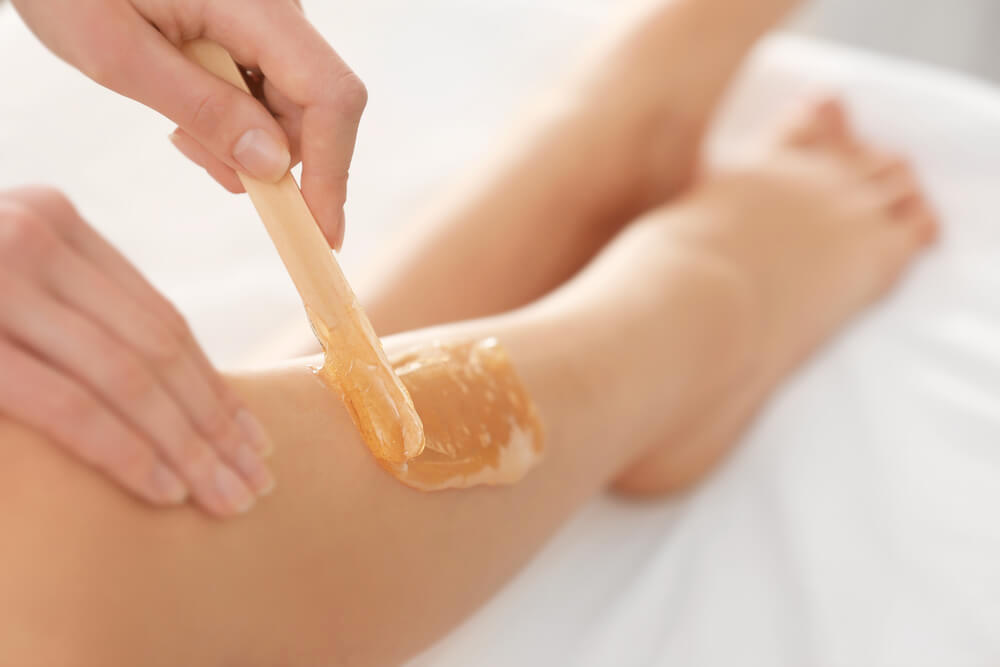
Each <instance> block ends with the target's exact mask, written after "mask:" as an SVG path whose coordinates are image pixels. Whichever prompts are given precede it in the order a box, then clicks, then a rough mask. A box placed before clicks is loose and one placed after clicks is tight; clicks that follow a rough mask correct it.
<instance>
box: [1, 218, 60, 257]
mask: <svg viewBox="0 0 1000 667" xmlns="http://www.w3.org/2000/svg"><path fill="white" fill-rule="evenodd" d="M55 245H56V237H55V235H54V234H53V233H52V231H51V230H50V229H49V227H48V225H47V224H46V222H45V220H44V219H43V218H41V217H40V216H38V215H35V214H34V213H31V212H30V211H27V210H21V209H5V210H4V211H2V212H0V253H4V254H5V255H7V256H11V257H18V258H20V259H28V260H40V259H43V258H44V257H45V256H46V255H48V254H49V253H50V252H51V251H52V250H53V249H54V248H55Z"/></svg>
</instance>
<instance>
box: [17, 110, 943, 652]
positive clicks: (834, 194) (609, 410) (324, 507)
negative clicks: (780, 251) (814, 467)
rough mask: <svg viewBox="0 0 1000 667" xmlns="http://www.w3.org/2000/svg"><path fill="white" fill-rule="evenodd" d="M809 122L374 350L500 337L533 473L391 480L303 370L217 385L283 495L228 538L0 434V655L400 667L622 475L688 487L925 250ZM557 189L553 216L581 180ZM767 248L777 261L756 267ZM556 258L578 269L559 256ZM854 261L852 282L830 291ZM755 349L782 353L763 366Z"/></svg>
mask: <svg viewBox="0 0 1000 667" xmlns="http://www.w3.org/2000/svg"><path fill="white" fill-rule="evenodd" d="M826 116H827V113H826V112H822V111H817V112H816V113H815V114H810V116H809V119H808V122H802V123H800V124H798V125H797V126H796V128H795V129H794V131H792V132H790V133H788V134H786V135H785V136H784V137H783V138H782V140H781V142H779V144H778V145H777V146H776V147H775V148H774V150H773V151H771V152H770V153H769V154H768V155H766V156H764V157H762V158H761V161H760V163H759V164H758V165H757V166H755V167H754V168H752V169H749V170H744V171H742V172H739V173H730V174H722V175H718V176H715V177H712V178H710V179H708V180H706V181H704V182H702V183H701V184H700V185H699V187H698V188H697V189H696V191H695V192H694V193H693V194H692V195H690V196H688V197H687V198H685V199H684V200H683V201H681V202H679V203H678V204H677V205H676V206H673V207H670V208H668V209H663V210H660V211H658V212H656V213H653V214H650V215H648V216H646V217H645V218H644V219H643V220H642V221H640V222H638V223H636V224H634V225H632V226H630V227H629V228H628V229H627V230H626V231H625V232H623V233H622V234H620V235H618V237H617V238H616V239H615V241H614V242H613V243H612V244H611V245H610V246H609V247H608V248H607V249H606V250H605V251H604V252H602V253H601V255H600V256H599V257H598V259H597V260H596V261H595V262H594V263H593V264H592V265H591V266H590V267H588V268H587V270H586V271H585V272H584V273H583V274H582V275H581V276H579V277H578V278H577V279H575V280H573V281H571V282H570V283H569V284H567V285H566V286H565V287H563V288H562V289H560V290H558V291H557V292H555V293H553V294H552V295H550V296H548V297H546V298H545V299H544V300H543V301H541V302H539V303H536V304H535V305H532V306H528V307H524V308H520V309H518V310H515V311H513V312H511V313H509V314H507V315H503V316H497V317H493V318H490V319H486V320H479V321H473V322H467V323H464V324H460V325H451V326H447V327H440V328H438V329H435V330H431V331H418V332H412V333H409V334H406V335H405V336H403V337H394V338H392V339H389V340H388V341H387V347H388V348H389V349H390V351H391V350H392V349H398V348H399V347H409V346H410V345H411V344H413V343H414V342H418V341H421V340H431V339H436V338H441V337H457V338H466V337H478V336H483V335H499V336H500V337H501V338H502V339H503V341H504V342H505V344H506V346H507V348H508V350H509V351H510V353H511V355H512V357H513V359H514V361H515V363H516V365H517V367H518V369H519V370H520V372H521V375H522V377H523V379H524V381H525V383H526V385H527V386H528V389H529V391H530V392H531V393H532V394H533V395H534V396H535V399H536V402H537V403H538V407H539V409H540V411H541V413H542V417H543V419H544V421H545V423H546V426H547V430H548V434H549V455H548V457H547V458H546V460H545V462H544V463H543V464H542V466H541V467H539V468H538V469H537V470H535V471H534V472H533V473H532V474H531V475H530V476H529V477H528V479H526V480H525V482H523V483H522V484H519V485H518V486H516V487H512V488H508V489H475V490H472V491H468V492H459V493H443V494H431V495H428V494H420V493H417V492H414V491H412V490H409V489H406V488H405V487H402V486H401V485H399V484H398V483H397V482H395V481H394V480H392V479H391V478H389V477H388V475H386V474H385V473H383V472H382V471H381V470H380V469H378V468H377V466H375V464H374V462H373V461H372V460H371V458H370V457H369V456H368V455H367V453H366V452H365V450H364V448H363V446H362V445H361V444H360V442H359V441H358V439H357V436H356V434H355V432H354V430H353V428H352V427H351V426H350V423H349V419H348V417H347V416H346V414H345V413H344V412H343V410H342V408H341V407H340V406H339V404H338V403H337V402H336V400H335V399H333V397H332V396H331V395H330V394H329V392H328V391H327V390H326V389H325V388H323V387H322V385H320V384H319V383H318V382H317V381H316V379H315V377H314V376H313V375H312V373H311V372H309V371H308V369H307V368H305V367H304V366H303V365H302V364H292V365H289V366H287V367H285V368H279V369H274V370H271V371H267V372H262V373H259V374H256V375H247V376H240V377H233V378H231V379H230V382H231V383H232V386H233V387H234V389H235V390H236V391H237V392H238V393H240V394H241V395H242V396H243V398H244V400H245V401H246V402H247V404H248V405H250V406H251V407H252V409H254V411H255V412H257V413H258V414H259V415H260V416H261V418H262V421H263V422H264V424H265V426H266V428H267V429H268V431H269V432H270V433H271V435H272V436H273V437H274V439H275V440H276V442H277V452H276V455H275V457H274V465H275V467H276V470H277V472H278V474H279V475H280V477H281V478H282V479H284V480H287V484H283V487H282V490H281V492H279V493H277V494H276V495H275V496H273V497H272V498H269V499H268V501H267V502H266V503H263V504H262V505H261V506H260V508H259V509H258V511H256V512H254V513H253V514H251V515H248V516H247V517H244V518H242V519H240V520H239V521H237V522H232V523H227V524H218V523H213V522H211V521H210V520H207V519H206V518H205V516H204V515H201V514H198V513H196V512H194V511H191V510H177V511H171V512H167V513H163V512H159V513H157V512H153V511H152V510H150V509H149V508H148V507H146V506H144V505H141V504H138V503H135V502H130V501H129V500H128V499H127V498H126V497H124V496H123V495H122V494H119V493H116V492H115V490H114V489H113V488H111V487H109V486H108V485H107V484H106V483H105V482H104V481H103V480H102V479H100V478H99V477H98V476H96V475H86V474H81V472H80V470H79V469H78V467H77V466H75V465H74V464H73V462H72V461H71V460H70V459H68V458H66V457H62V456H60V455H59V452H58V450H57V448H55V447H53V446H52V444H51V443H50V442H49V441H48V440H47V439H46V438H45V437H43V436H41V435H39V434H37V433H35V432H33V431H32V430H31V429H29V428H25V427H24V426H21V425H18V424H16V423H14V422H13V421H8V420H2V421H0V442H3V443H4V447H3V448H0V459H2V461H0V506H2V507H9V508H14V510H13V511H9V512H0V553H3V554H4V568H2V569H0V596H2V597H3V599H4V600H5V601H6V602H7V604H5V605H4V606H3V608H2V609H0V628H3V629H4V630H3V631H0V639H2V641H0V662H2V663H4V664H6V663H8V662H9V663H11V664H28V663H30V662H32V661H34V662H42V663H47V662H51V663H54V664H66V665H88V664H94V665H105V664H165V665H166V664H171V665H172V664H206V665H213V664H220V665H221V664H247V665H253V664H262V665H275V664H316V663H318V664H331V663H333V664H363V665H373V664H396V663H398V662H399V661H400V660H401V659H403V658H405V657H406V656H408V655H412V653H413V652H415V651H417V650H419V649H420V648H422V647H423V646H426V645H427V644H428V643H429V642H430V641H433V639H435V638H436V637H438V636H440V635H441V634H442V633H444V632H446V631H447V630H448V629H450V628H451V627H453V626H454V624H455V623H457V622H458V621H459V620H460V619H461V618H463V617H464V616H465V615H466V614H467V613H468V612H469V611H470V610H471V609H473V608H475V606H477V605H478V604H480V603H481V602H482V601H483V600H484V599H486V598H487V597H488V596H489V595H490V594H491V593H492V592H493V591H494V590H495V589H496V588H497V587H498V586H500V585H501V584H502V583H503V581H505V580H506V579H507V578H508V577H509V576H510V574H511V573H512V572H514V571H516V569H517V568H518V567H519V566H520V565H521V564H522V563H523V562H524V561H525V560H526V559H527V558H528V557H530V555H531V554H532V553H533V552H534V551H535V550H536V549H537V548H538V546H539V545H540V544H542V543H543V542H544V541H545V539H546V538H547V536H548V535H549V534H550V533H551V531H553V530H554V529H555V528H556V527H558V526H559V525H560V524H561V522H562V521H563V520H564V519H565V518H566V517H567V516H568V515H569V514H571V513H572V511H573V510H574V509H575V508H576V507H577V506H578V505H579V504H580V503H582V502H584V501H585V500H586V499H587V498H588V497H590V496H591V495H593V494H594V493H596V492H598V491H599V490H600V489H602V488H605V487H606V486H607V485H608V484H612V483H616V482H617V483H619V484H621V483H622V479H623V478H622V477H621V474H622V473H623V472H624V471H634V470H638V469H643V468H650V469H651V468H653V467H654V466H653V464H654V463H656V462H657V461H661V460H665V459H669V458H670V456H669V455H668V454H669V453H670V452H672V451H681V450H683V451H685V452H687V453H686V454H685V456H684V457H675V461H682V462H683V461H688V462H690V461H695V463H696V464H695V465H691V466H689V467H686V468H685V467H680V469H679V472H676V473H674V472H673V470H672V469H668V470H667V472H670V473H672V476H664V477H663V478H662V479H657V475H656V474H655V471H653V470H651V471H650V472H649V474H648V475H647V480H646V483H647V484H651V485H653V484H655V483H661V484H662V485H663V486H664V487H670V486H672V485H676V484H680V485H682V486H683V485H686V484H690V483H693V481H695V480H696V479H697V478H698V476H699V475H700V474H703V472H704V470H705V468H706V467H707V466H708V465H710V462H711V461H713V460H715V459H716V458H717V457H718V456H719V450H722V451H724V450H725V448H726V447H727V446H729V445H730V444H731V442H732V437H733V435H735V433H736V432H738V427H739V424H740V422H741V420H742V421H745V418H746V415H745V413H746V412H747V410H748V408H747V404H751V405H752V404H753V403H754V399H755V398H757V395H756V394H755V393H754V392H756V391H758V388H759V387H764V388H765V389H759V391H760V393H761V396H760V400H763V397H764V396H766V393H767V390H766V387H768V383H769V382H770V381H772V379H773V381H775V382H776V381H777V380H778V379H779V378H780V377H781V376H782V375H783V372H784V371H783V370H782V369H787V368H790V367H793V366H794V365H795V363H797V361H798V357H799V356H801V355H804V354H807V353H808V351H809V350H810V349H812V347H813V346H815V345H816V344H818V343H819V342H820V341H821V340H822V339H823V338H825V337H826V336H828V335H829V334H831V333H832V332H833V331H834V330H835V328H836V327H838V326H839V325H840V324H842V321H843V319H846V318H848V317H850V316H851V315H853V314H854V313H855V312H856V311H857V310H858V309H860V308H862V307H864V305H866V304H867V303H869V302H871V301H872V300H874V299H876V298H877V297H878V295H880V294H881V293H883V292H884V291H885V290H886V289H887V288H888V287H889V286H890V285H891V284H892V283H893V282H894V279H895V278H896V276H898V275H899V273H900V272H901V271H902V269H903V267H905V265H906V264H907V262H908V261H909V260H910V259H911V258H912V257H913V256H914V254H915V253H916V252H917V251H918V250H919V248H920V247H922V246H923V245H924V244H926V243H927V242H928V241H929V240H930V239H931V238H932V237H933V231H934V225H933V219H932V217H931V216H930V214H929V213H928V212H927V211H926V205H925V204H924V203H923V202H922V200H921V198H920V196H919V191H918V190H917V189H916V186H915V184H912V183H911V184H910V186H909V187H898V185H899V180H896V179H884V178H882V177H877V176H875V175H873V174H881V173H883V170H882V169H870V168H869V167H871V165H872V164H874V163H876V162H878V161H879V160H878V159H876V157H880V159H881V158H884V156H877V154H875V153H873V152H872V151H870V150H868V149H866V148H864V147H863V146H862V145H861V144H860V143H858V142H856V141H855V140H853V139H850V137H849V135H848V134H847V133H846V130H845V132H844V133H843V135H842V136H843V137H846V139H844V140H843V141H841V140H839V139H838V140H833V139H831V136H832V135H831V134H830V133H828V132H826V131H824V130H822V129H821V128H822V127H824V126H825V122H824V121H823V120H822V119H823V118H825V117H826ZM805 136H813V137H818V139H815V140H810V141H800V137H805ZM789 164H794V166H795V169H789V168H788V165H789ZM799 170H802V171H803V173H804V176H803V175H802V174H797V172H798V171H799ZM541 171H542V173H545V171H546V170H541ZM893 171H898V170H893V169H888V170H885V173H889V172H893ZM548 173H555V172H553V171H552V170H549V171H548ZM572 186H573V187H572V188H571V189H564V190H563V191H562V192H563V194H562V197H563V198H564V200H566V201H572V200H573V199H574V197H575V194H576V192H577V191H578V190H579V189H581V187H582V186H581V183H580V182H577V183H573V184H572ZM582 189H587V188H586V187H585V186H584V187H582ZM487 190H488V189H487ZM845 201H848V202H851V206H843V205H841V204H843V202H845ZM747 211H750V212H752V215H748V214H747V213H746V212H747ZM487 212H488V211H487ZM546 215H547V213H546ZM485 219H487V220H489V219H491V217H490V216H485ZM532 222H533V223H534V224H535V226H534V227H531V228H532V229H537V228H538V227H537V226H538V225H542V224H546V223H548V222H551V219H550V218H547V217H537V218H533V219H532ZM762 222H768V224H761V223H762ZM470 224H471V222H470ZM456 231H458V230H456ZM456 236H457V237H459V238H461V237H462V235H461V234H456ZM786 239H792V240H794V250H795V251H794V252H793V253H789V254H790V256H791V257H792V258H793V259H794V261H787V258H786V257H782V260H783V261H782V262H775V261H774V258H773V257H771V256H769V255H768V254H767V253H766V252H761V249H762V248H764V249H766V248H772V247H773V248H781V247H782V244H783V243H785V241H786ZM452 250H454V248H452ZM567 254H571V255H573V256H575V257H583V259H582V260H581V261H585V255H584V251H582V250H579V249H577V248H569V250H568V251H567ZM821 260H822V261H821ZM774 267H778V269H775V268H774ZM848 267H849V269H850V271H851V272H852V275H853V274H854V273H857V275H859V276H861V278H859V279H858V281H857V282H855V283H853V284H852V285H850V289H845V286H844V284H843V282H844V281H842V280H840V278H841V277H842V276H843V275H844V274H845V273H846V272H847V271H848ZM859 269H863V270H860V271H859ZM507 282H511V283H512V284H517V282H516V281H505V280H503V276H502V275H501V276H500V277H499V280H498V281H497V283H496V284H494V285H492V286H486V287H487V289H488V290H489V289H490V287H492V291H494V292H500V293H502V292H504V290H505V289H506V284H507ZM798 284H801V285H802V288H801V289H799V290H795V289H789V286H794V285H798ZM417 291H418V292H420V291H422V290H417ZM391 292H392V291H391V290H387V291H385V292H382V293H383V294H385V295H388V296H391V297H392V298H396V297H397V295H395V294H392V293H391ZM440 298H442V299H445V300H447V299H448V298H450V293H449V292H446V293H444V294H441V295H440ZM501 298H502V299H504V300H508V299H513V298H514V297H513V296H512V295H510V294H503V295H502V296H501ZM803 299H804V300H805V301H806V303H805V304H803V303H802V300H803ZM372 302H374V303H376V304H377V302H378V295H377V294H376V296H375V297H374V298H373V299H372ZM508 303H509V302H508ZM829 304H838V306H839V307H837V308H830V307H829ZM805 306H811V307H812V308H820V307H823V308H822V309H823V312H824V313H826V312H827V311H829V312H832V313H834V315H831V316H830V317H829V318H828V319H826V320H823V321H822V322H823V325H822V326H820V327H818V328H816V327H812V326H808V325H810V324H811V323H812V322H814V321H815V320H816V318H815V317H809V316H810V315H813V316H815V314H816V313H815V311H811V310H809V308H808V307H805ZM455 312H458V311H457V310H456V311H455ZM764 314H766V315H767V317H764V316H763V315H764ZM461 316H462V315H461V314H459V317H461ZM421 317H426V318H428V319H431V321H433V319H432V318H433V317H434V314H433V313H430V314H426V315H421V314H419V313H417V314H416V318H418V319H419V318H421ZM838 317H839V318H840V319H837V318H838ZM765 325H769V326H765ZM623 336H624V337H625V338H627V339H628V340H629V345H627V346H622V345H621V344H620V342H621V340H622V338H623ZM772 339H773V340H779V341H783V342H784V345H783V346H782V347H780V348H779V347H778V346H774V349H773V352H774V354H770V353H769V354H767V355H763V356H761V355H759V354H758V352H759V351H760V350H761V349H767V350H769V351H770V350H772V348H770V347H768V346H766V345H765V343H766V342H767V341H768V340H772ZM782 350H790V351H793V352H794V354H791V353H789V354H782ZM762 358H763V359H765V360H766V363H761V362H760V361H759V360H760V359H762ZM750 390H753V391H750ZM747 395H749V396H750V399H747V398H746V396H747ZM665 408H666V409H665ZM718 410H722V411H723V412H725V413H726V414H727V415H733V416H734V417H733V419H728V418H727V420H724V421H726V422H727V424H728V427H729V428H728V430H727V429H721V428H715V427H713V426H712V423H708V424H704V423H703V424H702V425H701V427H699V426H698V425H699V420H701V418H702V416H703V415H705V414H706V413H709V412H713V411H718ZM734 424H735V426H733V425H734ZM678 434H681V435H684V438H683V439H682V438H681V437H679V435H678ZM661 455H662V456H661ZM706 461H707V462H708V463H706ZM88 517H99V518H100V520H97V521H93V520H87V518H88ZM81 519H82V520H81ZM108 582H113V583H112V584H110V585H109V583H108ZM206 591H211V594H206ZM428 600H433V601H434V604H433V605H428V603H427V601H428ZM386 628H391V629H392V632H386ZM289 637H294V638H295V639H294V643H291V642H290V641H289Z"/></svg>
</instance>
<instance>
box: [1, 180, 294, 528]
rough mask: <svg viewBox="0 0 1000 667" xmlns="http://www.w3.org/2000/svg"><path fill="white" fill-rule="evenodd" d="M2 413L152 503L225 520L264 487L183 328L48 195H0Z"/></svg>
mask: <svg viewBox="0 0 1000 667" xmlns="http://www.w3.org/2000/svg"><path fill="white" fill-rule="evenodd" d="M0 413H2V414H5V415H7V416H9V417H11V418H12V419H14V420H16V421H19V422H22V423H24V424H26V425H29V426H31V427H33V428H35V429H36V430H38V431H39V432H41V433H44V434H45V435H47V436H49V437H50V438H52V439H53V440H54V441H56V442H59V443H60V444H61V445H62V446H63V447H65V448H66V449H67V450H68V451H70V452H72V453H73V454H75V455H76V456H78V457H80V458H81V459H82V460H83V461H85V462H87V463H89V464H90V465H92V466H94V467H95V468H98V469H100V470H101V471H103V472H104V473H106V474H107V475H109V476H111V477H112V478H113V479H115V480H116V481H118V482H119V483H120V484H121V485H122V486H124V487H126V488H127V489H129V490H130V491H132V492H133V493H135V494H136V495H138V496H139V497H141V498H144V499H146V500H147V501H149V502H152V503H155V504H174V503H180V502H183V501H184V500H185V499H186V498H187V497H188V495H190V496H191V497H193V499H194V500H195V501H196V502H197V503H198V504H199V505H201V506H202V507H203V508H204V509H205V510H207V511H208V512H210V513H212V514H214V515H217V516H230V515H234V514H238V513H241V512H245V511H246V510H248V509H249V508H250V506H251V505H252V504H253V502H254V499H255V497H256V496H257V495H261V494H266V493H268V492H269V491H270V490H271V488H272V487H273V485H274V480H273V477H272V476H271V473H270V471H269V470H268V469H267V467H266V466H265V464H264V462H263V458H262V457H263V456H264V455H266V454H267V452H268V450H269V447H270V445H269V443H268V439H267V436H266V435H265V433H264V431H263V429H262V428H261V427H260V425H259V424H258V423H257V421H256V420H255V419H254V418H253V417H252V416H251V415H250V414H249V412H247V411H246V409H245V408H244V407H243V406H242V404H241V402H240V401H239V399H237V397H236V396H235V395H234V394H233V393H232V391H231V390H230V389H229V388H228V387H227V386H226V385H225V383H224V382H223V381H222V379H221V378H220V377H219V375H218V374H217V373H216V371H215V370H214V369H213V368H212V366H211V365H210V364H209V362H208V360H207V359H206V358H205V355H204V354H203V353H202V351H201V349H200V348H199V347H198V344H197V342H196V341H195V340H194V337H193V336H192V335H191V331H190V330H189V329H188V327H187V325H186V324H185V322H184V320H183V318H182V317H181V316H180V315H179V314H178V313H177V311H176V310H175V309H174V308H173V306H171V305H170V303H169V302H168V301H167V300H166V299H164V298H163V297H162V296H160V295H159V294H158V293H157V292H156V291H155V290H154V289H153V288H152V287H151V286H150V285H149V283H147V282H146V281H145V279H143V277H142V276H141V275H140V274H139V273H138V272H137V271H136V270H135V269H134V268H133V267H132V266H131V265H130V264H129V263H128V261H127V260H125V258H124V257H122V256H121V255H120V254H119V253H118V252H117V251H116V250H115V249H114V248H113V247H111V245H109V244H108V243H107V242H106V241H104V240H103V239H102V238H101V237H100V236H98V234H97V233H96V232H95V231H94V230H93V229H91V228H90V227H89V226H88V225H87V223H86V222H84V221H83V220H82V219H81V218H80V216H79V215H78V214H77V212H76V210H75V209H74V208H73V206H72V205H71V204H70V203H69V201H67V200H66V198H65V197H63V196H62V195H60V194H59V193H58V192H55V191H53V190H49V189H43V188H22V189H18V190H11V191H0Z"/></svg>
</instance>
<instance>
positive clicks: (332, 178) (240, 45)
mask: <svg viewBox="0 0 1000 667" xmlns="http://www.w3.org/2000/svg"><path fill="white" fill-rule="evenodd" d="M203 20H204V25H203V26H202V28H203V34H204V35H205V36H206V37H208V38H209V39H212V40H213V41H216V42H218V43H219V44H221V45H222V46H223V47H225V48H226V49H227V50H228V51H229V52H230V54H232V56H233V57H234V58H235V59H236V61H237V62H239V63H240V64H242V65H244V66H250V67H257V68H259V69H260V70H261V72H263V74H264V76H265V77H266V78H267V79H268V80H269V81H270V83H271V84H272V85H273V86H274V87H275V88H277V89H278V90H279V91H281V93H282V94H283V95H284V96H285V97H286V98H288V99H289V100H290V101H291V102H293V103H294V104H297V105H298V106H300V107H302V109H303V115H302V139H301V142H302V144H301V147H300V148H301V154H302V192H303V194H304V195H305V198H306V202H307V203H308V204H309V208H310V210H311V211H312V214H313V216H314V217H315V218H316V220H317V222H318V223H319V225H320V228H321V229H322V230H323V233H324V234H325V235H326V238H327V240H328V241H329V242H330V245H331V246H333V247H336V248H339V246H340V243H341V242H342V240H343V232H344V229H343V228H344V214H343V209H344V203H345V202H346V200H347V178H348V173H349V171H350V165H351V159H352V158H353V155H354V145H355V141H356V139H357V132H358V125H359V123H360V121H361V115H362V113H363V112H364V109H365V106H366V104H367V101H368V91H367V90H366V89H365V86H364V84H363V83H362V82H361V80H360V79H359V78H358V77H357V75H356V74H355V73H354V72H353V71H352V70H351V68H350V67H348V65H347V63H345V62H344V61H343V59H341V57H340V56H339V55H338V54H337V52H336V51H335V50H334V49H333V47H331V46H330V44H328V43H327V41H326V40H325V39H324V38H323V36H322V35H320V33H319V32H318V31H317V30H316V29H315V28H314V27H313V25H312V24H311V23H309V21H308V20H307V19H306V18H305V15H304V14H303V13H302V11H301V10H300V9H299V8H298V7H296V6H295V5H294V4H292V2H290V1H286V2H264V1H257V2H238V3H236V2H220V3H212V4H210V5H208V6H207V7H206V10H205V14H204V17H203Z"/></svg>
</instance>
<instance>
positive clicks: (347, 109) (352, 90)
mask: <svg viewBox="0 0 1000 667" xmlns="http://www.w3.org/2000/svg"><path fill="white" fill-rule="evenodd" d="M330 94H331V98H330V102H331V103H332V104H333V105H334V107H336V108H337V109H339V110H340V111H341V112H342V113H343V114H344V115H346V116H348V117H350V118H360V117H361V114H362V113H363V112H364V110H365V107H367V106H368V87H367V86H365V84H364V82H363V81H362V80H361V78H360V77H358V75H357V74H355V73H354V72H353V71H348V72H346V73H345V74H343V75H342V76H341V77H340V78H339V79H337V82H336V83H335V84H334V85H333V87H332V89H331V93H330Z"/></svg>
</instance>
